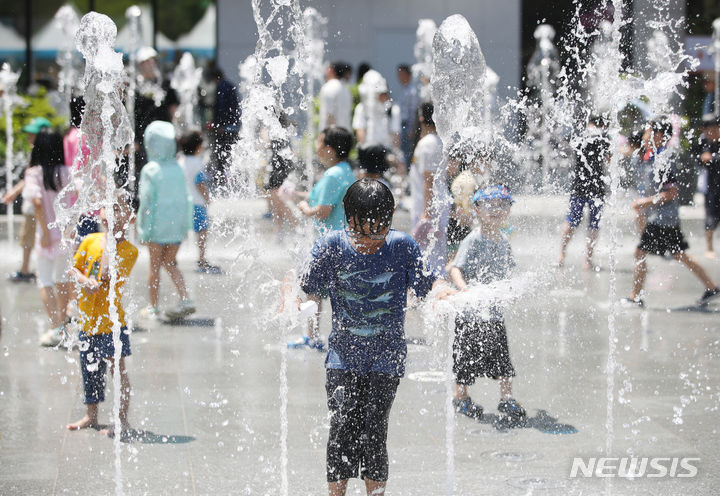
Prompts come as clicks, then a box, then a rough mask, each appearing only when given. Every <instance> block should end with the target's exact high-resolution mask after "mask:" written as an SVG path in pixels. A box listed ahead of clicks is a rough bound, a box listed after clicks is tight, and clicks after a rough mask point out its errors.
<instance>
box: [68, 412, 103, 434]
mask: <svg viewBox="0 0 720 496" xmlns="http://www.w3.org/2000/svg"><path fill="white" fill-rule="evenodd" d="M97 426H98V424H97V419H91V418H90V417H89V416H88V415H85V416H84V417H83V418H81V419H80V420H78V421H77V422H73V423H72V424H68V425H67V428H68V430H69V431H78V430H80V429H87V428H88V427H92V428H96V427H97Z"/></svg>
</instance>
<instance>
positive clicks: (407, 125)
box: [397, 64, 420, 164]
mask: <svg viewBox="0 0 720 496" xmlns="http://www.w3.org/2000/svg"><path fill="white" fill-rule="evenodd" d="M397 78H398V82H399V83H400V85H401V87H402V88H401V89H400V96H399V98H398V99H397V101H398V105H399V107H400V149H401V150H402V154H403V160H404V161H405V163H406V164H409V163H410V162H411V161H412V153H413V147H414V146H415V136H416V135H417V110H418V106H419V105H420V95H419V92H418V87H417V84H415V82H414V81H413V79H412V71H411V70H410V66H409V65H407V64H400V65H399V66H397Z"/></svg>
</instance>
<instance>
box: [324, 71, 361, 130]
mask: <svg viewBox="0 0 720 496" xmlns="http://www.w3.org/2000/svg"><path fill="white" fill-rule="evenodd" d="M350 76H352V68H351V67H350V66H349V65H348V64H346V63H345V62H340V61H336V62H333V63H331V64H330V65H328V66H327V68H326V69H325V80H326V82H325V84H323V86H322V88H320V95H319V100H320V115H319V119H320V122H319V124H318V129H325V128H327V127H330V126H335V127H341V128H344V129H350V124H351V116H352V109H353V102H352V94H351V93H350V88H349V85H348V81H349V80H350Z"/></svg>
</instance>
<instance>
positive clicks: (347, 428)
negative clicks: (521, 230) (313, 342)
mask: <svg viewBox="0 0 720 496" xmlns="http://www.w3.org/2000/svg"><path fill="white" fill-rule="evenodd" d="M343 205H344V207H345V215H346V219H347V228H346V229H344V230H337V231H332V232H329V233H328V234H327V235H326V236H324V237H323V238H321V239H320V240H318V241H317V243H316V244H315V246H314V248H313V250H312V256H311V260H310V263H309V265H308V267H307V269H306V271H305V273H304V274H303V276H302V278H301V287H302V289H303V291H305V293H307V294H308V295H329V296H330V301H331V304H332V332H331V333H330V337H329V340H328V353H327V357H326V359H325V368H326V369H327V382H326V386H325V387H326V391H327V398H328V408H329V409H330V412H331V414H332V415H331V420H330V435H329V438H328V446H327V480H328V485H329V492H330V495H332V496H334V495H344V494H345V489H346V486H347V479H349V478H350V477H357V476H358V469H359V467H362V473H360V476H361V477H362V478H363V479H364V480H365V486H366V489H367V493H368V494H379V493H378V492H377V491H380V493H382V492H383V490H384V487H385V484H386V481H387V478H388V456H387V448H386V441H387V428H388V419H389V416H390V408H391V406H392V403H393V400H394V398H395V392H396V390H397V387H398V383H399V381H400V377H402V376H403V374H404V373H405V356H406V354H407V347H406V345H405V331H404V324H405V309H406V307H407V292H408V290H412V291H414V292H415V294H416V295H417V296H418V297H420V298H422V297H424V296H426V295H427V294H428V293H429V292H430V290H431V288H432V286H433V284H434V283H435V282H436V277H435V275H434V274H432V273H428V272H427V271H425V267H424V266H423V262H422V255H421V253H420V248H419V247H418V245H417V244H416V243H415V241H413V239H412V238H411V237H410V236H409V235H407V234H405V233H402V232H399V231H395V230H393V229H390V224H391V222H392V216H393V212H394V210H395V201H394V199H393V195H392V193H391V192H390V189H389V188H388V187H387V186H385V185H384V184H382V183H381V182H379V181H377V180H375V179H362V180H360V181H357V182H355V183H354V184H353V185H352V186H350V188H349V189H348V191H347V193H346V194H345V197H344V199H343ZM438 283H439V282H438ZM450 292H452V290H450V289H449V288H446V289H441V290H440V291H439V292H438V297H439V298H444V297H445V296H446V295H447V294H449V293H450Z"/></svg>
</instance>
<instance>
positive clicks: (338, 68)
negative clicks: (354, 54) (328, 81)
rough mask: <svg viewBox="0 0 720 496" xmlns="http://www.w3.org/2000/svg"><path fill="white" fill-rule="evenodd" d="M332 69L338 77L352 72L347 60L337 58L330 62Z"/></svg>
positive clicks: (342, 77) (340, 77) (341, 77)
mask: <svg viewBox="0 0 720 496" xmlns="http://www.w3.org/2000/svg"><path fill="white" fill-rule="evenodd" d="M332 69H333V72H334V73H335V76H336V77H337V78H338V79H344V78H345V77H346V76H349V75H350V74H352V67H351V66H350V64H348V63H347V62H343V61H341V60H337V61H335V62H333V63H332Z"/></svg>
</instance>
